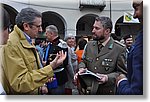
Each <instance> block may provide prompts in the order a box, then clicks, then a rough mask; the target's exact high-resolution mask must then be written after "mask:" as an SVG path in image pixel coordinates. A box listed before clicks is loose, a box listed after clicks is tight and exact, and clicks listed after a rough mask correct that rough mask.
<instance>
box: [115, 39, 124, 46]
mask: <svg viewBox="0 0 150 102" xmlns="http://www.w3.org/2000/svg"><path fill="white" fill-rule="evenodd" d="M114 42H115V43H116V44H118V45H120V46H122V47H125V45H124V44H123V43H121V42H119V41H117V40H115V41H114Z"/></svg>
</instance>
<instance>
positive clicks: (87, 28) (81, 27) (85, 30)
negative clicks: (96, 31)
mask: <svg viewBox="0 0 150 102" xmlns="http://www.w3.org/2000/svg"><path fill="white" fill-rule="evenodd" d="M97 16H98V15H95V14H87V15H84V16H82V17H81V18H80V19H79V20H78V22H77V25H76V29H77V31H76V37H77V39H78V38H80V37H86V38H88V39H91V37H92V34H91V33H92V28H93V23H94V21H95V17H97Z"/></svg>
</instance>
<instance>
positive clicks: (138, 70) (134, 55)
mask: <svg viewBox="0 0 150 102" xmlns="http://www.w3.org/2000/svg"><path fill="white" fill-rule="evenodd" d="M127 68H128V74H127V79H128V80H124V81H122V82H121V83H120V84H119V86H118V89H117V92H118V93H117V94H127V95H137V94H139V95H142V94H143V30H142V31H140V32H139V34H138V35H137V37H136V40H135V43H134V45H133V47H132V49H131V50H130V53H129V54H128V60H127Z"/></svg>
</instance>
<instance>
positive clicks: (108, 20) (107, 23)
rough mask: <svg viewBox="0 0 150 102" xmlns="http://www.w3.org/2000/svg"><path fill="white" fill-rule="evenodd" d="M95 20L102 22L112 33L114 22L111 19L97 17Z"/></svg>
mask: <svg viewBox="0 0 150 102" xmlns="http://www.w3.org/2000/svg"><path fill="white" fill-rule="evenodd" d="M95 20H96V21H100V22H101V23H102V26H103V27H104V28H105V29H110V32H111V31H112V27H113V26H112V21H111V19H110V18H109V17H96V19H95Z"/></svg>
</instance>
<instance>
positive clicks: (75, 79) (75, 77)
mask: <svg viewBox="0 0 150 102" xmlns="http://www.w3.org/2000/svg"><path fill="white" fill-rule="evenodd" d="M86 70H87V68H80V69H79V71H78V72H77V73H76V74H75V75H74V83H75V84H76V83H77V78H78V75H79V74H81V73H84V72H86Z"/></svg>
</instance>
